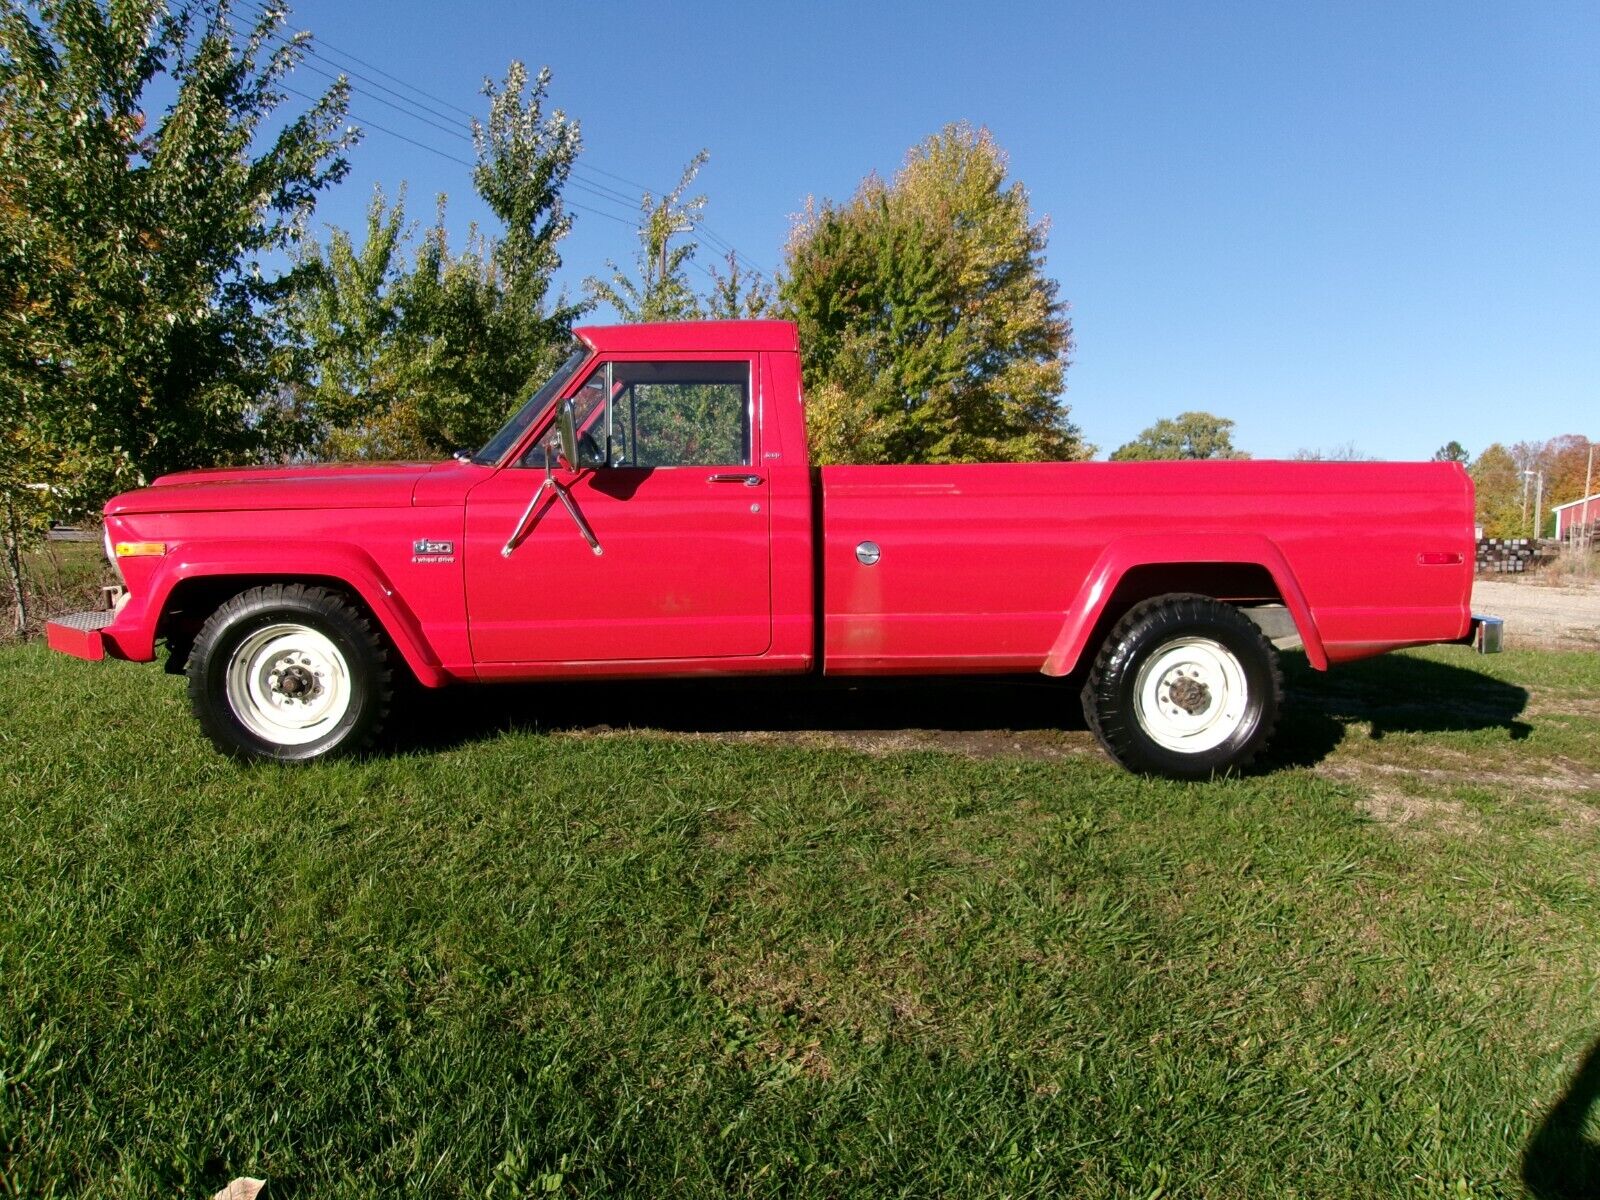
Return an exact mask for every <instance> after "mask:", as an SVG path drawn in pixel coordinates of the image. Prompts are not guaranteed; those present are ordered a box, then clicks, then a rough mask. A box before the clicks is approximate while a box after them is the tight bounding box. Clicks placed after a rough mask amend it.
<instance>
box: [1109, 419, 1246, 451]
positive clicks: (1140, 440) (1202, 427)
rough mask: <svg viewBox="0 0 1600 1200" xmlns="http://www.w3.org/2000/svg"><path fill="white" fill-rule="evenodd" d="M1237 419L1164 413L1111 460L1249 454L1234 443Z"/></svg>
mask: <svg viewBox="0 0 1600 1200" xmlns="http://www.w3.org/2000/svg"><path fill="white" fill-rule="evenodd" d="M1233 426H1234V423H1233V422H1232V421H1230V420H1229V419H1228V418H1227V417H1217V416H1213V415H1212V414H1211V413H1208V412H1186V413H1179V414H1178V415H1177V416H1176V417H1163V418H1161V420H1159V421H1157V422H1156V423H1155V424H1154V425H1152V426H1150V427H1149V428H1148V429H1146V430H1145V431H1144V432H1143V433H1141V434H1140V435H1139V436H1138V437H1136V438H1134V439H1133V441H1131V442H1127V443H1125V444H1124V445H1121V446H1118V447H1117V448H1116V449H1115V450H1114V451H1112V452H1111V461H1112V462H1147V461H1150V460H1154V459H1172V458H1249V457H1250V456H1249V455H1248V454H1246V453H1244V452H1243V451H1242V450H1236V449H1234V446H1233Z"/></svg>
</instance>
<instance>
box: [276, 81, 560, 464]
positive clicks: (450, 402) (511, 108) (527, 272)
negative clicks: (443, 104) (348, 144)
mask: <svg viewBox="0 0 1600 1200" xmlns="http://www.w3.org/2000/svg"><path fill="white" fill-rule="evenodd" d="M549 86H550V73H549V70H548V69H545V70H541V71H540V72H539V74H538V75H537V76H536V77H534V78H533V79H532V80H531V81H530V80H529V78H528V73H527V69H526V68H525V67H524V66H523V64H522V63H520V62H513V63H512V64H511V66H510V67H509V68H508V70H507V72H506V77H505V80H504V81H503V82H502V83H500V84H495V83H493V82H492V81H486V82H485V84H484V94H485V95H486V96H487V97H488V98H489V116H488V120H487V122H484V123H480V122H477V121H474V122H473V136H474V141H475V144H476V148H477V156H478V161H477V165H476V167H475V169H474V171H473V183H474V186H475V187H476V189H477V191H478V194H479V196H480V197H481V198H482V199H483V201H484V203H485V204H486V205H487V206H488V207H489V209H490V211H491V212H493V213H494V214H495V216H496V217H497V218H498V220H499V222H500V224H501V227H502V229H501V232H500V234H499V236H498V237H492V238H491V237H488V236H485V235H483V234H482V233H480V232H479V231H477V230H476V229H473V230H472V231H470V232H469V234H468V236H467V239H466V241H465V244H464V245H463V246H462V247H461V248H460V249H459V250H453V249H452V248H451V246H450V242H449V238H448V235H447V233H446V230H445V200H444V198H443V197H441V198H440V200H439V207H438V215H437V218H436V220H435V222H434V224H433V226H432V227H431V228H429V229H428V230H427V231H426V232H425V233H424V234H423V236H422V238H421V240H420V244H417V245H416V246H415V249H414V250H413V240H412V237H411V232H410V230H409V229H408V227H407V226H406V224H405V211H404V201H403V197H402V199H401V200H400V201H397V202H396V203H395V204H394V205H393V206H392V207H390V206H388V205H387V204H386V202H385V201H384V199H383V197H382V196H381V195H380V196H378V197H376V198H375V199H374V201H373V204H372V207H371V209H370V210H369V212H368V214H367V228H366V237H365V242H364V243H363V246H362V248H361V249H360V250H356V249H355V247H354V241H353V239H352V238H351V237H350V236H349V235H348V234H344V233H339V232H336V233H335V234H334V235H333V237H332V238H331V239H330V241H329V244H328V245H327V246H326V247H321V246H318V247H314V248H313V249H312V252H311V255H310V257H311V259H312V265H313V266H314V269H315V277H316V281H317V293H316V294H314V295H312V296H310V297H308V298H306V299H305V300H303V301H302V302H301V303H299V304H297V306H296V308H295V312H294V326H295V328H296V330H297V333H298V338H299V341H300V343H301V345H302V347H303V352H304V355H305V358H306V361H307V364H308V366H307V370H306V373H305V382H304V384H303V386H302V387H301V388H300V389H299V394H300V398H301V402H302V404H303V405H304V407H305V408H306V409H307V411H308V417H309V421H310V424H311V425H312V427H313V428H314V430H315V437H314V439H313V440H312V444H311V449H312V452H313V453H315V454H317V455H319V456H326V457H339V458H357V457H359V458H384V457H423V458H432V457H439V456H441V455H443V454H447V453H449V452H450V451H451V450H453V449H456V448H460V447H470V446H477V445H480V444H482V443H483V442H484V441H486V440H487V439H488V438H489V437H490V435H491V434H493V432H494V431H495V429H497V428H498V427H499V426H500V424H501V423H502V422H503V421H504V420H505V418H506V416H507V415H508V414H509V412H510V411H511V410H512V409H513V408H514V407H515V406H516V404H517V403H518V402H519V401H520V400H521V399H522V398H523V395H524V393H525V392H526V391H527V389H528V387H529V386H530V384H532V383H534V382H537V381H538V380H539V379H540V378H542V377H543V376H544V375H545V374H547V373H548V372H549V371H550V370H551V369H553V368H554V366H555V363H556V362H557V361H558V360H559V359H560V358H561V357H562V356H563V355H564V354H565V351H566V345H567V342H568V340H569V338H570V335H571V328H572V322H573V321H574V319H576V317H577V316H578V315H579V314H580V313H582V312H583V311H584V308H585V305H583V304H581V303H579V304H573V303H568V302H567V301H566V299H565V297H564V296H561V295H555V296H552V294H551V281H552V277H553V276H554V273H555V272H556V270H557V269H558V268H559V267H560V265H561V257H560V253H559V243H560V241H561V239H562V238H564V237H565V236H566V235H567V233H568V232H569V230H570V229H571V226H572V218H571V217H570V216H569V215H568V213H567V212H566V210H565V207H564V206H563V204H562V202H561V190H562V188H563V187H564V186H565V184H566V182H567V179H568V177H569V175H570V174H571V170H572V164H573V163H574V162H575V161H576V159H577V157H578V154H579V152H580V151H581V148H582V139H581V135H580V130H579V127H578V124H577V123H576V122H575V121H572V120H570V119H569V118H568V117H567V116H566V115H565V114H564V113H563V112H562V111H561V110H560V109H555V110H553V111H550V112H546V108H547V105H548V98H549ZM408 256H409V261H408Z"/></svg>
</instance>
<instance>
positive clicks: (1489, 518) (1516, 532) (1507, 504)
mask: <svg viewBox="0 0 1600 1200" xmlns="http://www.w3.org/2000/svg"><path fill="white" fill-rule="evenodd" d="M1467 470H1468V473H1469V474H1470V475H1471V476H1472V482H1473V486H1474V489H1475V491H1476V493H1477V510H1478V524H1480V525H1482V526H1483V535H1484V536H1485V537H1522V536H1525V535H1526V534H1527V532H1528V527H1527V522H1526V520H1525V518H1524V517H1523V513H1522V475H1521V470H1520V468H1519V467H1518V466H1517V462H1516V459H1515V458H1513V457H1512V454H1511V451H1509V450H1507V449H1506V448H1505V447H1504V446H1502V445H1501V444H1500V443H1499V442H1495V443H1493V444H1492V445H1490V446H1486V447H1484V449H1483V452H1482V453H1480V454H1479V455H1478V457H1477V458H1476V459H1474V460H1473V463H1472V465H1471V466H1470V467H1468V468H1467Z"/></svg>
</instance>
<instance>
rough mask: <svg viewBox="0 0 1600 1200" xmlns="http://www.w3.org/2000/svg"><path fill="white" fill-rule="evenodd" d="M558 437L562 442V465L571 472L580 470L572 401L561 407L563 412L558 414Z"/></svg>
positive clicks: (560, 450)
mask: <svg viewBox="0 0 1600 1200" xmlns="http://www.w3.org/2000/svg"><path fill="white" fill-rule="evenodd" d="M556 437H557V439H558V440H559V442H560V449H559V450H558V453H559V454H560V456H561V461H562V465H563V466H565V467H566V468H567V470H569V471H576V470H577V469H578V426H577V422H576V418H575V417H574V416H573V413H572V401H571V400H568V401H567V402H566V403H564V404H563V405H562V406H561V411H560V412H558V413H557V414H556Z"/></svg>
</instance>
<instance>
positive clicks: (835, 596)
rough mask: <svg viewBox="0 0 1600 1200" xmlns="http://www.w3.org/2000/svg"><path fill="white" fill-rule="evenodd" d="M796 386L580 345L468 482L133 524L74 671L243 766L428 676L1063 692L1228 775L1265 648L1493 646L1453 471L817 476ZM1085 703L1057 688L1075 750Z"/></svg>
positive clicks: (1257, 723) (1101, 724)
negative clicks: (986, 684)
mask: <svg viewBox="0 0 1600 1200" xmlns="http://www.w3.org/2000/svg"><path fill="white" fill-rule="evenodd" d="M800 379H801V369H800V350H799V346H798V344H797V341H796V335H795V329H794V326H792V325H790V324H787V323H784V322H778V321H708V322H686V323H679V324H664V325H629V326H613V327H604V328H600V327H597V328H586V329H579V330H577V331H576V335H575V341H574V346H573V351H572V353H571V355H570V356H569V357H568V358H567V360H566V361H565V362H564V363H563V365H562V366H561V368H560V369H559V370H558V371H557V372H556V374H555V375H554V376H553V378H552V379H551V380H550V381H549V382H548V383H547V384H546V385H545V386H544V387H542V388H540V389H539V390H538V391H537V392H535V393H534V394H533V396H532V398H531V399H529V400H528V402H527V403H526V404H524V405H523V406H522V407H521V409H520V410H519V411H518V412H517V413H516V414H515V415H514V416H513V417H512V418H511V419H510V420H509V421H508V422H507V424H506V426H505V427H504V428H503V429H502V430H501V431H500V432H499V433H498V434H497V435H496V436H495V437H494V438H493V439H492V440H491V441H490V442H489V443H488V444H487V445H486V446H484V447H483V449H481V450H480V451H478V453H476V454H474V455H470V456H467V455H462V456H457V457H455V458H452V459H449V460H447V461H444V462H438V463H431V464H430V463H420V464H419V463H395V464H362V465H360V466H352V467H328V466H315V467H282V468H250V469H228V470H217V471H206V472H203V473H199V472H188V473H181V474H177V475H170V476H167V477H165V478H162V479H158V480H156V481H155V483H154V484H153V485H152V486H150V487H147V488H141V489H139V490H138V491H134V492H128V493H125V494H123V495H121V496H116V497H113V498H112V499H111V501H110V502H109V503H107V505H106V507H105V521H106V544H107V547H108V553H112V554H114V555H115V565H116V567H117V570H118V571H119V573H120V574H121V575H122V576H123V580H124V583H125V586H126V588H127V594H126V596H125V597H124V599H123V600H122V601H121V603H120V606H119V607H118V608H117V610H116V611H115V612H114V613H99V614H96V613H86V614H76V615H73V616H69V617H65V618H62V619H59V620H57V621H55V622H52V623H51V624H50V626H49V642H50V645H51V646H52V647H54V648H55V649H58V650H62V651H64V652H66V653H69V654H74V655H77V656H78V657H81V658H86V659H98V658H103V657H106V656H111V657H118V658H128V659H135V660H139V661H147V660H149V659H151V658H153V657H155V655H156V654H157V653H158V650H157V646H158V644H159V643H163V642H164V643H165V644H166V646H167V647H168V652H169V655H170V656H171V657H170V661H169V667H170V668H171V669H174V670H181V671H183V672H184V673H185V674H186V675H187V677H188V685H189V695H190V699H191V702H192V704H193V707H194V711H195V714H196V716H197V718H198V719H199V721H200V724H201V726H202V727H203V728H204V730H205V732H206V733H207V735H208V736H209V737H210V738H211V740H212V741H213V742H214V743H215V744H216V746H217V747H218V748H219V749H220V750H222V751H224V752H225V753H228V754H232V755H237V756H239V757H243V758H264V759H274V760H279V761H288V762H306V761H310V760H313V759H318V758H323V757H327V756H331V755H337V754H346V753H351V752H354V751H359V750H361V749H362V748H364V747H366V746H368V745H371V744H372V742H373V740H374V739H375V738H376V737H377V736H378V734H379V732H380V730H381V728H382V726H383V723H384V720H385V718H386V716H387V714H388V711H389V706H390V703H391V701H392V699H393V697H394V695H395V684H396V682H397V681H398V680H401V679H410V680H414V681H416V682H420V683H423V684H426V685H427V686H442V685H446V684H467V683H474V682H491V681H496V680H551V681H556V680H564V679H628V678H640V677H647V676H663V677H679V676H700V677H704V676H708V675H725V676H733V675H747V676H755V675H771V676H782V675H814V674H822V675H827V676H840V677H846V678H848V677H850V676H857V675H886V674H892V675H900V676H908V675H956V674H968V675H996V674H1024V673H1039V672H1043V673H1044V674H1045V675H1046V676H1050V677H1057V676H1060V677H1064V678H1065V679H1067V680H1071V681H1072V682H1071V684H1070V688H1071V689H1073V690H1076V692H1077V698H1078V702H1079V703H1080V704H1081V705H1082V708H1083V712H1084V715H1085V717H1086V718H1087V720H1088V723H1089V726H1090V728H1091V729H1093V730H1094V732H1095V734H1096V735H1097V736H1098V738H1099V739H1100V742H1101V744H1102V745H1103V746H1104V747H1105V749H1106V751H1107V753H1109V754H1110V755H1111V757H1112V758H1114V759H1115V760H1116V761H1117V762H1119V763H1121V764H1123V765H1124V766H1126V767H1128V768H1129V769H1132V770H1136V771H1144V772H1149V773H1153V774H1161V775H1169V776H1174V777H1178V778H1185V779H1199V778H1205V777H1208V776H1210V775H1212V774H1214V773H1217V772H1222V771H1229V770H1237V769H1239V768H1242V767H1244V766H1246V765H1248V764H1250V763H1251V762H1254V761H1257V760H1258V759H1259V758H1260V756H1261V755H1262V754H1263V752H1264V751H1265V750H1266V749H1267V747H1268V745H1269V742H1270V739H1271V737H1272V733H1273V729H1274V727H1275V726H1276V723H1277V717H1278V710H1279V708H1280V706H1281V704H1282V699H1283V696H1282V691H1283V688H1282V680H1281V675H1280V672H1279V669H1278V660H1277V651H1275V650H1274V649H1273V645H1272V643H1271V642H1269V641H1268V636H1271V637H1272V638H1273V639H1275V640H1278V641H1279V642H1280V643H1283V642H1286V641H1287V640H1289V638H1290V637H1294V638H1298V640H1299V642H1300V643H1301V644H1303V645H1304V647H1305V650H1306V655H1307V658H1308V659H1309V660H1310V662H1311V663H1312V665H1313V666H1316V667H1318V668H1319V669H1320V668H1325V667H1327V666H1329V665H1334V664H1338V663H1340V662H1345V661H1349V660H1351V659H1355V658H1361V657H1365V656H1368V655H1373V654H1380V653H1383V652H1384V651H1386V650H1392V649H1396V648H1398V647H1401V646H1414V645H1422V644H1426V643H1429V642H1466V641H1470V640H1471V639H1472V637H1473V635H1474V634H1475V633H1476V632H1477V631H1478V630H1479V629H1480V628H1484V629H1492V628H1494V627H1493V626H1491V625H1487V624H1481V623H1480V622H1479V621H1478V619H1476V618H1474V617H1473V616H1472V613H1471V608H1470V605H1469V601H1470V597H1471V590H1472V567H1471V563H1472V559H1473V555H1472V553H1471V547H1472V534H1473V528H1472V508H1473V503H1472V484H1471V481H1470V480H1469V479H1468V478H1467V476H1466V473H1465V472H1464V471H1463V470H1462V469H1461V468H1460V467H1459V466H1458V465H1456V464H1451V463H1360V464H1351V463H1341V464H1337V465H1335V466H1328V465H1322V464H1317V463H1282V462H1261V461H1255V462H1250V461H1243V462H1234V461H1229V462H1166V463H1027V464H961V465H952V466H870V467H852V466H842V467H831V466H830V467H820V468H817V467H812V466H810V465H808V463H807V460H806V431H805V412H804V407H803V404H802V400H801V391H800ZM547 449H548V454H547V452H546V451H547ZM547 464H548V465H547ZM730 483H732V484H743V485H744V486H729V484H730ZM754 487H759V488H760V489H761V492H760V500H759V502H756V503H752V502H751V501H752V498H751V493H750V490H749V489H750V488H754ZM1171 496H1182V497H1183V512H1182V519H1181V522H1174V521H1171V520H1169V519H1168V518H1167V516H1166V515H1165V513H1166V510H1165V509H1164V508H1163V507H1162V505H1161V504H1160V503H1159V502H1158V500H1157V499H1156V498H1159V497H1171ZM553 508H565V509H566V512H563V513H556V514H554V517H553V518H552V516H551V513H552V509H553ZM240 513H250V514H251V519H250V520H249V521H248V522H247V523H241V522H240V521H239V519H238V515H239V514H240ZM424 522H425V523H426V526H427V527H428V528H429V533H428V534H427V535H424V536H418V534H417V532H416V529H417V526H418V525H419V524H422V523H424ZM574 526H576V528H575V527H574ZM129 546H133V547H139V548H141V549H140V552H139V553H133V552H131V551H130V552H127V553H123V551H124V550H125V549H126V548H127V547H129ZM287 546H293V547H295V548H296V551H297V553H296V554H295V555H294V556H288V557H286V556H285V554H284V549H285V547H287ZM601 546H603V547H604V550H605V553H604V554H601V553H600V552H599V547H601ZM880 546H883V547H890V551H889V552H888V553H884V552H882V551H881V550H880V549H879V547H880ZM148 547H159V548H160V550H161V551H162V552H161V553H156V552H154V551H147V550H146V549H144V548H148ZM423 566H425V567H426V568H427V569H426V570H421V569H417V568H419V567H423ZM1489 620H1492V619H1489ZM1263 626H1265V627H1267V628H1269V629H1270V630H1271V633H1270V635H1266V634H1263V632H1262V628H1263ZM1482 642H1483V645H1484V648H1489V647H1491V646H1498V640H1497V639H1494V638H1492V637H1487V636H1486V637H1484V638H1483V639H1482ZM1071 696H1072V691H1071V690H1069V688H1068V687H1065V686H1064V687H1063V688H1062V690H1061V691H1060V692H1058V693H1055V695H1054V698H1053V699H1052V696H1051V693H1050V692H1049V691H1047V690H1041V692H1040V697H1041V703H1044V704H1055V705H1057V706H1058V707H1059V710H1060V712H1061V715H1062V719H1063V720H1069V719H1070V716H1069V714H1068V712H1067V709H1068V707H1069V705H1070V703H1071Z"/></svg>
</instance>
